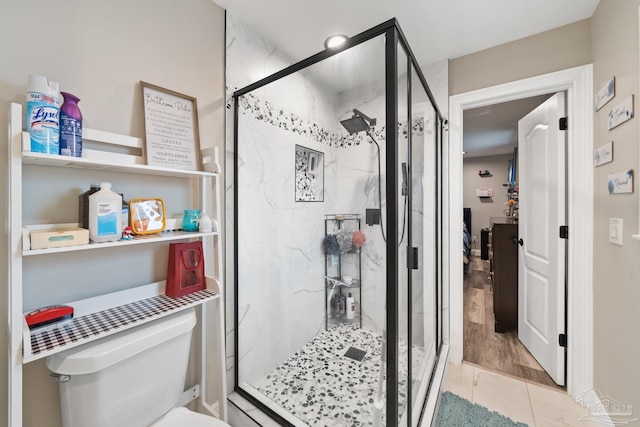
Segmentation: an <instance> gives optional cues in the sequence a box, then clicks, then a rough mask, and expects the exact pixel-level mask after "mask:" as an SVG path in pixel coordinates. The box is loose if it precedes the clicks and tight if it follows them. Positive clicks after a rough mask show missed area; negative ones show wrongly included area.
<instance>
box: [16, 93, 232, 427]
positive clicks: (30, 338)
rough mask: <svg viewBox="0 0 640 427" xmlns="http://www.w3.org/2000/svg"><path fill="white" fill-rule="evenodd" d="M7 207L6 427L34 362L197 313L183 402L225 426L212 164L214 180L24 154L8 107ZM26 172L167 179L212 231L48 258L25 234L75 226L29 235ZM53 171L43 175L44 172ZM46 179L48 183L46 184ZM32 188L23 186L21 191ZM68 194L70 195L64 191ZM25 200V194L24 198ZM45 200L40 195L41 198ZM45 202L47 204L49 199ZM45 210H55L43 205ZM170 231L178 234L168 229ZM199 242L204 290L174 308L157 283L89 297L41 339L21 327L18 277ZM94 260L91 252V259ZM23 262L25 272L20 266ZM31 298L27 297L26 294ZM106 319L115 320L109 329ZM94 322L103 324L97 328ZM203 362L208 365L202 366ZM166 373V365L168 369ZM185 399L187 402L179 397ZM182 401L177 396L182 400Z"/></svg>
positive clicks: (112, 158) (213, 162)
mask: <svg viewBox="0 0 640 427" xmlns="http://www.w3.org/2000/svg"><path fill="white" fill-rule="evenodd" d="M8 119H9V120H8V122H9V144H8V145H9V170H8V174H9V176H8V183H9V199H8V224H9V238H8V244H9V248H8V253H9V284H8V286H9V298H8V316H9V343H8V345H9V362H10V368H9V372H8V382H9V414H8V421H9V423H8V425H11V426H19V425H23V416H22V406H23V402H22V401H23V381H22V378H23V365H26V364H27V363H31V362H33V361H36V360H39V359H43V358H45V357H47V356H49V355H52V354H55V353H58V352H61V351H63V350H67V349H70V348H73V347H76V346H79V345H82V344H85V343H89V342H92V341H95V340H98V339H101V338H104V337H107V336H110V335H112V334H115V333H118V332H121V331H124V330H127V329H130V328H134V327H136V326H139V325H142V324H145V323H148V322H150V321H153V320H156V319H159V318H161V317H165V316H168V315H171V314H173V313H176V312H179V311H182V310H185V309H188V308H190V307H200V308H201V311H200V314H201V316H200V320H199V322H198V325H197V326H196V327H198V328H199V329H200V342H199V343H197V344H196V348H197V349H199V351H200V356H199V359H200V362H199V365H198V367H197V368H196V369H197V370H198V371H199V376H197V377H196V381H199V384H195V385H192V386H191V387H190V388H189V389H188V392H189V397H188V398H187V399H189V400H190V399H196V398H198V397H199V404H200V405H201V406H202V407H204V408H206V409H207V411H209V412H211V413H212V414H214V415H217V416H218V417H219V418H221V419H223V420H225V419H226V413H227V405H226V401H227V400H226V396H227V392H226V377H225V372H226V368H225V350H224V346H225V327H224V307H223V305H224V297H223V295H224V294H223V282H222V278H223V274H222V265H223V264H222V253H221V251H220V247H221V238H222V233H221V231H220V230H221V227H220V222H219V219H220V180H221V176H220V174H219V171H220V167H219V165H218V163H217V161H218V159H217V157H218V156H217V151H216V152H215V158H207V162H208V163H207V164H206V165H204V164H203V168H205V167H206V169H208V170H214V172H207V171H189V170H178V169H170V168H165V167H155V166H148V165H146V163H145V161H144V158H143V157H142V156H139V155H128V154H119V153H112V152H108V151H102V150H99V149H96V150H83V157H68V156H60V155H52V154H43V153H34V152H31V151H30V148H29V147H30V143H29V141H30V135H29V133H28V132H25V131H23V123H22V119H23V112H22V105H20V104H16V103H12V104H11V105H10V107H9V117H8ZM83 139H84V140H87V141H95V142H98V143H100V144H106V145H110V146H119V147H129V148H131V147H133V148H138V149H140V150H141V149H142V147H143V140H142V139H141V138H135V137H131V136H127V135H117V134H114V133H109V132H103V131H98V130H94V129H88V128H84V129H83ZM24 165H30V167H36V168H40V167H49V168H53V169H57V168H73V169H74V170H75V171H77V172H76V173H77V175H78V176H79V177H81V179H83V180H86V181H87V182H90V180H91V179H92V177H93V176H95V174H96V173H99V172H102V171H105V172H113V173H118V174H121V175H122V176H123V180H124V179H125V178H126V179H127V180H128V181H123V182H131V181H134V180H135V179H136V177H137V176H140V175H152V176H156V177H165V178H170V179H171V180H172V181H173V182H174V183H175V184H176V185H182V186H183V188H186V189H188V188H199V191H196V192H195V193H194V195H195V197H194V199H195V201H196V202H197V203H198V204H200V205H201V208H212V207H215V208H213V209H211V210H208V212H212V214H213V215H212V216H213V219H214V224H215V227H214V230H213V231H210V232H184V231H181V230H175V231H165V232H162V233H158V234H154V235H145V236H137V237H134V238H133V239H132V240H119V241H115V242H106V243H89V244H85V245H78V246H68V247H60V248H48V249H31V233H32V232H34V231H37V230H38V229H43V228H46V229H51V228H64V229H68V228H70V227H71V228H77V227H78V224H77V223H68V224H55V225H52V224H47V225H32V224H25V223H24V217H25V216H26V215H25V213H27V212H23V199H25V198H26V197H28V196H29V192H28V190H29V189H32V188H33V187H34V186H33V181H34V179H35V178H34V177H33V176H32V174H30V171H31V170H30V169H26V168H25V167H24ZM53 169H52V170H53ZM51 179H55V175H52V177H51ZM27 183H31V184H27ZM68 190H69V191H73V190H72V189H68ZM31 197H33V194H31ZM45 197H46V195H45ZM50 199H51V197H50ZM49 202H51V203H54V202H55V200H49ZM174 227H175V228H176V229H177V228H179V227H178V226H174ZM193 240H200V241H202V244H203V247H204V253H205V257H206V259H207V260H208V262H207V263H206V265H205V276H206V288H205V289H204V290H201V291H198V292H194V293H192V294H188V295H185V296H183V297H180V298H175V299H174V298H170V297H168V296H166V295H165V294H164V292H165V281H164V280H162V281H159V282H154V283H149V284H141V285H140V286H134V287H129V288H127V289H124V290H121V291H116V292H112V293H107V294H102V295H97V296H94V297H91V298H87V299H81V300H77V301H73V302H70V303H68V305H71V306H73V307H74V309H75V314H74V317H73V319H72V320H71V323H68V324H61V325H58V326H55V325H54V326H52V327H51V328H45V330H40V329H34V330H30V329H29V327H28V326H27V323H26V321H25V317H24V312H25V311H26V308H25V307H24V304H25V303H24V298H23V294H25V293H26V292H25V291H24V290H23V286H24V285H25V284H24V276H26V274H24V273H23V272H26V271H27V270H30V269H33V268H34V267H35V268H38V267H37V266H40V268H41V269H42V268H43V267H42V266H43V264H44V265H46V262H47V261H49V260H50V259H52V258H55V259H60V260H62V262H64V263H66V265H67V266H68V268H69V269H72V268H73V266H74V260H75V258H74V254H79V253H81V252H84V251H91V252H92V253H95V254H96V255H95V258H101V259H102V261H101V262H103V263H109V258H110V254H114V251H118V250H119V249H123V248H125V247H128V248H131V250H136V251H147V252H149V251H152V250H153V248H154V246H155V245H165V244H166V245H168V244H169V242H172V241H174V242H175V241H193ZM93 251H97V252H93ZM26 259H29V262H25V261H26ZM28 285H29V287H31V288H33V287H36V288H37V292H42V293H48V294H49V297H50V298H51V299H50V300H51V301H52V304H57V301H54V300H52V299H53V298H55V297H56V295H55V292H52V291H51V289H52V287H55V283H30V284H28ZM31 292H33V290H31ZM113 318H116V319H115V320H114V319H113ZM103 319H107V320H106V321H103ZM207 359H209V360H208V361H207ZM168 363H170V361H168ZM185 393H186V392H185ZM183 398H184V394H183Z"/></svg>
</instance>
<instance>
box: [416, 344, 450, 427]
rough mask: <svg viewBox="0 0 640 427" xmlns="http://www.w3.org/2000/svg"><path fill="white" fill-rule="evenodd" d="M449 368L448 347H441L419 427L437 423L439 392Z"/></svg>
mask: <svg viewBox="0 0 640 427" xmlns="http://www.w3.org/2000/svg"><path fill="white" fill-rule="evenodd" d="M448 366H449V346H448V345H446V344H443V345H442V348H441V349H440V356H439V357H438V365H437V366H436V370H435V372H434V374H433V382H432V383H431V388H430V389H429V394H428V395H427V403H426V404H425V407H424V411H423V414H422V419H421V420H420V427H430V426H432V425H433V426H435V425H436V422H437V421H438V416H437V414H438V406H439V405H440V391H441V389H442V386H443V385H444V381H445V379H446V374H447V368H448Z"/></svg>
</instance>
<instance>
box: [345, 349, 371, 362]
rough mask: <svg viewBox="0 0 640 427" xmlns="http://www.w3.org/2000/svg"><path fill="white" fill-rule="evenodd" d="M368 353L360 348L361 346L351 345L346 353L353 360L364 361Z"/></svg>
mask: <svg viewBox="0 0 640 427" xmlns="http://www.w3.org/2000/svg"><path fill="white" fill-rule="evenodd" d="M366 354H367V352H366V351H364V350H360V349H359V348H355V347H349V349H348V350H347V351H346V353H345V354H344V355H345V357H348V358H350V359H353V360H357V361H358V362H362V359H364V356H365V355H366Z"/></svg>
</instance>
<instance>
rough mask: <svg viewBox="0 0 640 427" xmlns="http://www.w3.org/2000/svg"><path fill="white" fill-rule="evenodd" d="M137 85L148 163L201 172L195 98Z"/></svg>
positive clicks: (153, 86) (143, 84) (142, 84)
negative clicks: (140, 90)
mask: <svg viewBox="0 0 640 427" xmlns="http://www.w3.org/2000/svg"><path fill="white" fill-rule="evenodd" d="M140 86H141V87H142V105H143V106H144V135H145V150H146V153H145V154H146V158H147V164H148V165H150V166H161V167H166V168H172V169H185V170H196V171H198V170H201V162H200V140H199V135H200V132H199V131H198V107H197V104H196V98H194V97H191V96H187V95H183V94H181V93H178V92H174V91H172V90H168V89H163V88H161V87H159V86H155V85H152V84H150V83H146V82H142V81H141V82H140Z"/></svg>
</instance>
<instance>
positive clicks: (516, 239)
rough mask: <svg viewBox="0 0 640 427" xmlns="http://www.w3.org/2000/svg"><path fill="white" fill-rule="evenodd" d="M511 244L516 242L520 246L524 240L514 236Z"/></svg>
mask: <svg viewBox="0 0 640 427" xmlns="http://www.w3.org/2000/svg"><path fill="white" fill-rule="evenodd" d="M513 244H514V245H515V244H518V245H520V246H523V245H524V240H522V239H518V238H517V237H514V238H513Z"/></svg>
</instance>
